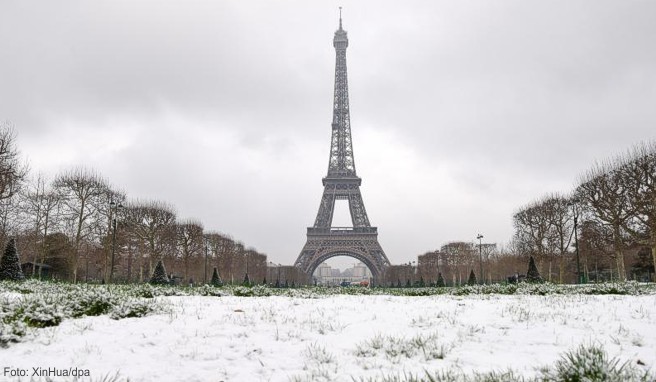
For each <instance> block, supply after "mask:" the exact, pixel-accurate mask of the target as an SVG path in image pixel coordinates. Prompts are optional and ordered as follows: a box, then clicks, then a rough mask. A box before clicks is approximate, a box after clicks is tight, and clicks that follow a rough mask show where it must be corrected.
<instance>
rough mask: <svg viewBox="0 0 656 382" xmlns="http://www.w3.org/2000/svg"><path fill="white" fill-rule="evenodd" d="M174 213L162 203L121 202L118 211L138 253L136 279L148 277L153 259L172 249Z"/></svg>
mask: <svg viewBox="0 0 656 382" xmlns="http://www.w3.org/2000/svg"><path fill="white" fill-rule="evenodd" d="M175 216H176V213H175V209H174V208H173V207H172V206H170V205H168V204H166V203H164V202H158V201H136V202H131V203H127V204H126V205H125V208H124V209H123V212H122V217H123V220H122V223H123V225H124V227H125V228H124V229H125V231H126V232H127V233H128V235H129V236H130V237H131V238H133V239H134V240H135V246H136V247H137V248H136V250H137V251H140V252H141V253H142V256H141V259H140V260H141V261H140V263H139V280H140V281H144V280H145V279H146V278H148V277H150V274H151V271H152V270H153V264H154V261H158V260H162V257H163V256H164V255H165V254H167V253H170V254H173V252H174V251H175V243H176V231H175V230H176V227H175ZM169 269H171V267H169Z"/></svg>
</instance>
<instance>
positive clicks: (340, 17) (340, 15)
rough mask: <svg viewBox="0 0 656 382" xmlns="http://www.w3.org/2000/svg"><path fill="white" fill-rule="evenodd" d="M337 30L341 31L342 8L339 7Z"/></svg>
mask: <svg viewBox="0 0 656 382" xmlns="http://www.w3.org/2000/svg"><path fill="white" fill-rule="evenodd" d="M339 29H342V7H339Z"/></svg>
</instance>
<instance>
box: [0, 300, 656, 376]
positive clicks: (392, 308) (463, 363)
mask: <svg viewBox="0 0 656 382" xmlns="http://www.w3.org/2000/svg"><path fill="white" fill-rule="evenodd" d="M160 300H161V301H163V302H164V303H165V304H167V305H168V309H169V313H166V314H159V315H153V316H148V317H143V318H129V319H123V320H118V321H116V320H111V319H109V318H108V317H107V316H101V317H85V318H81V319H74V320H73V319H71V320H66V321H64V322H63V323H62V324H61V325H60V326H58V327H53V328H46V329H39V330H38V331H37V333H38V334H37V335H36V337H32V338H29V337H28V338H26V339H25V341H24V342H22V343H18V344H12V345H11V346H10V347H9V348H6V349H0V360H1V361H0V372H2V368H4V367H10V368H23V369H28V370H29V371H30V373H31V372H32V368H33V367H41V368H50V367H56V368H69V367H77V368H82V369H88V370H89V371H90V374H91V380H101V379H102V378H103V377H105V376H113V375H115V373H116V372H117V371H118V372H119V375H120V376H121V377H123V378H129V380H130V381H132V382H137V381H158V382H165V381H171V382H173V381H176V382H177V381H288V380H299V381H304V380H308V381H315V380H323V379H332V380H337V381H342V380H344V381H352V380H353V379H352V377H354V378H355V379H356V380H357V379H359V378H360V377H365V378H369V377H376V376H381V375H391V374H394V373H397V374H399V373H400V374H403V373H404V372H406V373H407V372H412V373H414V374H417V373H419V374H423V373H424V370H428V371H432V370H438V369H447V368H455V369H460V370H463V371H465V372H468V373H470V372H473V371H491V370H504V369H507V368H512V369H514V370H516V371H518V372H520V373H521V374H523V375H526V376H530V375H534V374H535V373H536V367H538V366H540V365H544V364H550V363H552V362H553V361H555V360H556V359H558V357H559V356H560V355H561V353H562V352H564V351H567V350H570V349H573V348H575V347H577V346H578V345H580V344H582V343H583V344H589V343H597V344H600V345H603V347H604V348H605V349H606V350H607V351H608V353H609V355H611V356H618V357H620V358H621V359H623V360H631V362H637V361H638V360H640V361H641V362H642V363H645V364H646V366H647V367H650V368H652V369H656V296H655V295H649V296H587V295H569V296H561V295H552V296H522V295H512V296H506V295H483V296H481V295H478V296H463V297H456V296H445V295H441V296H429V297H393V296H346V295H339V296H328V297H322V298H318V299H303V298H290V297H162V298H160ZM30 375H31V374H30ZM2 378H6V379H7V380H13V379H11V378H8V377H6V376H5V377H2V375H1V374H0V380H2ZM22 380H30V379H29V378H23V379H22ZM35 380H38V379H35ZM44 380H45V379H44ZM55 380H57V379H55ZM66 380H69V379H66Z"/></svg>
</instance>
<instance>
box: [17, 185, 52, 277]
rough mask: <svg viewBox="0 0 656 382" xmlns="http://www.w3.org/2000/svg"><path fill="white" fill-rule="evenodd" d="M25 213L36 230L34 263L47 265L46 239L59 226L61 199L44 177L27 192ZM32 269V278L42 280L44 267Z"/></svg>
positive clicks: (30, 186)
mask: <svg viewBox="0 0 656 382" xmlns="http://www.w3.org/2000/svg"><path fill="white" fill-rule="evenodd" d="M24 197H25V212H26V214H27V217H28V219H29V221H30V225H31V226H32V227H33V230H34V238H35V241H34V248H33V256H34V257H33V263H34V264H36V263H41V264H43V263H45V260H46V254H47V253H48V248H47V240H46V237H47V236H48V235H49V234H50V231H51V228H52V227H56V226H57V218H58V209H59V197H58V194H57V193H56V192H55V191H54V190H53V189H52V188H51V187H50V186H49V185H48V184H47V182H46V180H45V178H44V177H43V176H42V175H39V176H37V178H36V180H35V181H34V182H31V183H30V184H29V186H28V187H27V189H26V192H25V195H24ZM36 268H37V267H36V266H33V267H32V277H37V276H38V278H39V279H40V278H41V271H42V267H38V275H37V274H36Z"/></svg>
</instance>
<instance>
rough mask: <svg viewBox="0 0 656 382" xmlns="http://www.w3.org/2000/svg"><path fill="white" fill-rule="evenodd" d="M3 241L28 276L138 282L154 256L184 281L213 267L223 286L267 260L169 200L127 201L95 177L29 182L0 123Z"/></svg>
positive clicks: (262, 273) (70, 174)
mask: <svg viewBox="0 0 656 382" xmlns="http://www.w3.org/2000/svg"><path fill="white" fill-rule="evenodd" d="M9 237H15V238H16V239H17V243H18V246H19V253H20V254H21V261H22V262H23V263H29V264H28V265H29V270H30V272H31V274H28V275H26V276H28V277H29V276H33V277H54V278H59V279H64V280H70V281H73V282H77V281H89V282H104V281H110V280H111V281H119V282H143V281H147V280H148V279H149V277H150V275H151V273H152V270H153V269H154V266H155V264H156V263H157V261H158V260H160V259H161V260H163V262H164V264H165V267H166V269H167V271H168V272H169V273H170V274H171V275H173V276H175V277H176V278H177V279H178V280H179V281H181V282H184V283H187V282H189V281H190V280H192V281H193V282H203V281H207V280H208V278H209V277H211V274H212V270H213V268H214V267H216V268H218V270H219V273H220V276H221V278H222V279H223V280H224V282H238V283H241V282H243V279H244V277H245V275H246V273H248V274H249V278H250V279H251V280H253V281H258V282H261V281H262V280H263V279H264V278H265V277H266V255H264V254H261V253H259V252H257V251H256V250H255V249H252V248H246V247H245V246H244V244H243V243H240V242H238V241H235V240H234V239H232V238H231V237H230V236H228V235H225V234H221V233H219V232H216V231H210V230H206V229H205V228H204V227H203V224H202V223H201V222H199V221H197V220H191V219H188V220H185V219H179V218H178V216H177V213H176V211H175V208H174V207H173V206H172V205H170V204H168V203H165V202H161V201H142V200H128V198H127V195H126V193H125V192H123V191H121V190H119V189H116V188H115V187H113V186H112V185H111V184H110V183H109V182H108V181H107V180H106V179H105V178H103V177H102V176H101V175H100V174H98V173H97V172H94V171H92V170H88V169H83V168H75V169H71V170H69V171H65V172H63V173H61V174H59V175H58V176H56V177H55V178H54V179H52V180H51V181H48V180H46V179H45V178H44V177H43V176H40V175H39V176H36V177H35V178H30V177H29V169H28V166H27V165H26V164H25V162H24V161H22V160H21V158H20V152H19V150H18V148H17V145H16V135H15V133H14V129H13V127H12V126H11V125H10V124H8V123H0V242H1V243H2V244H3V245H4V243H5V242H6V241H7V239H8V238H9Z"/></svg>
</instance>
